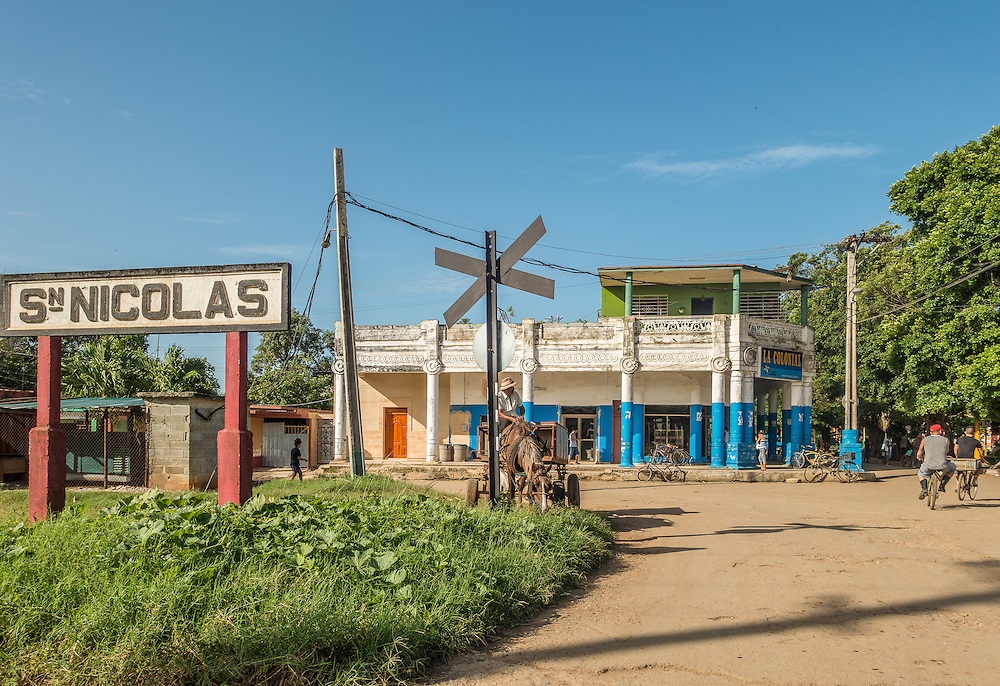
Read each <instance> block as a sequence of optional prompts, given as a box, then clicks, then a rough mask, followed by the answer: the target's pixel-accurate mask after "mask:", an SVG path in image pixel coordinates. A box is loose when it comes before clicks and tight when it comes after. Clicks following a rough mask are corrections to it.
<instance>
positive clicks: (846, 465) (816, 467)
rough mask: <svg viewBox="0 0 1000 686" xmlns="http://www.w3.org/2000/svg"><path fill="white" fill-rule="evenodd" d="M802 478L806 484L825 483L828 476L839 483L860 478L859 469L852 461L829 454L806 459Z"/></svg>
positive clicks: (817, 454) (818, 454) (819, 454)
mask: <svg viewBox="0 0 1000 686" xmlns="http://www.w3.org/2000/svg"><path fill="white" fill-rule="evenodd" d="M808 461H809V464H807V465H806V468H805V471H804V472H803V473H802V478H803V479H804V480H805V481H806V482H807V483H818V482H820V481H825V480H826V477H827V476H829V475H830V474H833V476H834V477H835V478H836V479H837V481H839V482H841V483H845V484H846V483H850V482H852V481H857V480H859V479H860V478H861V468H860V467H858V465H857V463H856V462H854V460H852V459H850V458H847V457H841V456H839V455H833V454H831V453H816V454H815V455H814V456H812V457H810V458H808Z"/></svg>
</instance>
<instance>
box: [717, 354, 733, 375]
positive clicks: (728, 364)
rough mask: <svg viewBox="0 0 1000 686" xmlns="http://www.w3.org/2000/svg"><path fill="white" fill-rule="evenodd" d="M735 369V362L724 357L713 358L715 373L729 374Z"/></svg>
mask: <svg viewBox="0 0 1000 686" xmlns="http://www.w3.org/2000/svg"><path fill="white" fill-rule="evenodd" d="M732 368H733V362H732V360H730V359H729V358H728V357H726V356H724V355H716V356H715V357H713V358H712V371H713V372H728V371H729V370H730V369H732Z"/></svg>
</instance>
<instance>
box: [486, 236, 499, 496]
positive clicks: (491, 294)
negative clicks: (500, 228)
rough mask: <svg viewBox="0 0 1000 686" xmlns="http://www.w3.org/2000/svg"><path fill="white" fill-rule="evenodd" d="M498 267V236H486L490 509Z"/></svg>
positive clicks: (494, 490)
mask: <svg viewBox="0 0 1000 686" xmlns="http://www.w3.org/2000/svg"><path fill="white" fill-rule="evenodd" d="M499 267H500V265H499V264H498V263H497V232H496V231H487V232H486V407H487V410H486V411H487V412H488V414H489V417H488V418H487V420H486V426H487V431H486V440H487V442H489V446H488V448H487V452H486V454H487V456H488V459H489V462H488V464H489V470H490V507H496V505H497V501H498V500H499V496H500V457H499V455H497V367H498V366H499V365H500V361H499V358H498V355H497V353H498V352H499V348H500V345H499V341H498V340H497V283H499V281H500V268H499Z"/></svg>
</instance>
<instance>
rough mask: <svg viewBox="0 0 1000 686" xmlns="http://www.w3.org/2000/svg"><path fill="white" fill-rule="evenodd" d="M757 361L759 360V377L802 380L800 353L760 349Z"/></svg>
mask: <svg viewBox="0 0 1000 686" xmlns="http://www.w3.org/2000/svg"><path fill="white" fill-rule="evenodd" d="M757 359H758V360H760V374H759V376H761V377H762V378H764V379H782V380H784V381H801V380H802V353H800V352H796V351H794V350H779V349H777V348H761V349H760V354H759V355H757Z"/></svg>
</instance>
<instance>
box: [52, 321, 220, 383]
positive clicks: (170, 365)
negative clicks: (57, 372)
mask: <svg viewBox="0 0 1000 686" xmlns="http://www.w3.org/2000/svg"><path fill="white" fill-rule="evenodd" d="M218 386H219V384H218V381H216V378H215V369H214V368H213V367H212V365H211V364H209V363H208V360H206V359H205V358H203V357H185V355H184V350H183V348H181V347H180V346H177V345H172V346H170V348H168V349H167V353H166V355H165V356H164V359H163V360H162V361H160V360H158V359H156V357H154V356H152V355H150V354H149V338H148V336H146V335H145V334H130V335H125V336H80V337H75V338H71V339H70V338H68V339H66V346H65V348H64V351H63V361H62V391H63V395H65V396H67V397H77V398H81V397H87V398H127V397H132V396H135V395H137V394H139V393H142V392H145V391H196V392H201V393H218Z"/></svg>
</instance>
